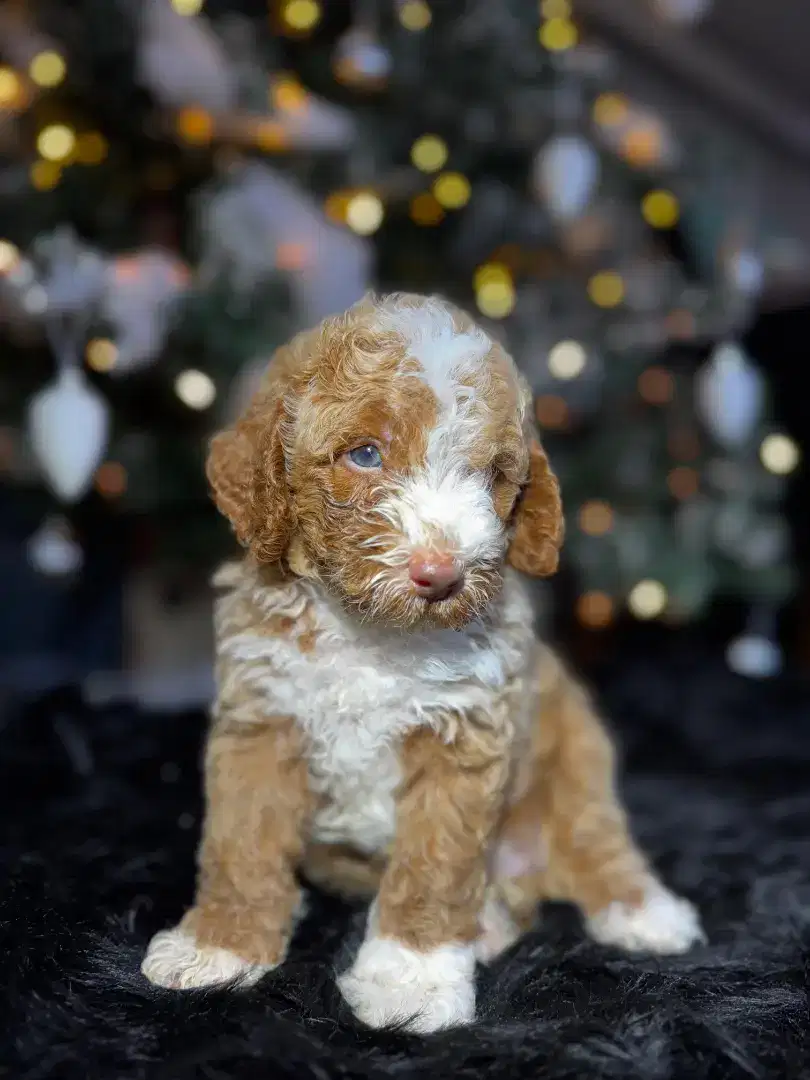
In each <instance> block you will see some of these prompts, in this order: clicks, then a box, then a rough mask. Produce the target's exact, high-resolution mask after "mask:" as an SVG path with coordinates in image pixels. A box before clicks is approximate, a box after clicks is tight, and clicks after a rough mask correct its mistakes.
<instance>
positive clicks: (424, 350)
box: [208, 295, 563, 629]
mask: <svg viewBox="0 0 810 1080" xmlns="http://www.w3.org/2000/svg"><path fill="white" fill-rule="evenodd" d="M208 476H209V480H210V482H211V485H212V487H213V491H214V497H215V499H216V502H217V505H218V506H219V508H220V510H221V511H222V512H223V513H224V514H225V515H226V516H227V517H228V518H229V519H230V521H231V523H232V524H233V526H234V528H235V530H236V533H237V536H238V537H239V539H240V540H241V542H242V543H243V544H245V545H246V546H248V547H249V548H250V549H251V551H252V553H253V555H254V557H255V558H256V559H257V560H258V561H260V562H274V561H277V560H280V559H283V560H284V561H285V562H286V563H287V565H288V566H289V567H290V568H291V569H292V570H293V572H295V573H297V574H299V575H302V576H305V577H310V578H312V579H316V580H318V581H320V582H321V583H322V584H323V585H324V586H325V587H326V588H328V589H329V590H330V591H331V592H332V593H333V594H334V595H335V596H337V597H338V598H339V600H340V601H341V602H342V603H343V605H344V606H345V607H346V608H347V609H350V610H354V611H356V612H357V613H359V614H360V615H361V616H362V617H364V618H371V619H377V620H381V621H385V622H389V623H393V624H397V625H400V626H404V627H408V628H415V627H418V626H433V627H449V628H455V629H458V628H460V627H462V626H464V625H465V624H466V623H467V622H468V621H469V620H470V619H472V618H474V617H475V616H477V615H479V614H481V613H482V612H483V611H484V609H485V608H486V607H487V605H488V604H489V603H490V602H491V601H492V600H493V598H494V597H495V596H496V595H497V593H498V591H499V589H500V585H501V572H502V568H503V565H504V562H505V560H507V559H508V561H509V562H510V563H511V564H512V565H513V566H515V567H516V568H517V569H519V570H522V571H524V572H525V573H528V574H532V575H537V576H546V575H549V574H552V573H553V572H554V571H555V569H556V567H557V560H558V552H559V548H560V544H561V542H562V534H563V522H562V511H561V505H560V494H559V486H558V484H557V480H556V478H555V476H554V475H553V473H552V472H551V469H550V468H549V464H548V461H547V459H546V455H545V453H544V452H543V450H542V447H541V446H540V442H539V439H538V437H537V433H536V430H535V428H534V424H533V422H532V420H531V414H530V395H529V393H528V390H527V388H526V386H525V384H524V383H523V380H522V379H521V377H520V376H519V375H518V373H517V371H516V369H515V366H514V363H513V362H512V360H511V358H510V357H509V356H508V355H507V353H506V352H505V351H504V350H503V349H502V348H501V347H500V346H499V345H497V344H496V343H494V342H493V341H492V340H491V339H490V338H489V337H488V336H487V335H486V334H485V333H484V332H483V331H482V330H481V329H480V328H478V327H477V326H476V325H475V324H474V323H473V322H472V320H471V319H470V318H469V317H468V316H466V315H465V314H463V313H462V312H460V311H458V310H457V309H455V308H453V307H451V306H450V305H449V304H447V303H445V302H444V301H440V300H436V299H426V298H423V297H417V296H409V295H396V296H391V297H384V298H382V299H375V298H373V297H369V298H366V299H365V300H363V301H361V302H360V303H359V304H357V305H355V306H354V307H353V308H351V309H350V310H349V311H348V312H346V313H345V314H344V315H342V316H339V317H336V318H332V319H328V320H326V321H325V322H324V323H323V324H322V325H321V326H320V327H318V328H317V329H316V330H313V331H309V332H307V333H304V334H300V335H299V336H298V337H297V338H295V339H294V340H293V342H292V343H291V344H290V345H289V346H286V347H285V348H283V349H280V350H279V351H278V353H276V355H275V356H274V357H273V360H272V361H271V364H270V367H269V370H268V373H267V376H266V379H265V383H264V385H263V387H262V388H261V390H260V391H259V392H258V394H257V395H256V397H255V399H254V401H253V402H252V404H251V406H250V408H249V409H248V411H247V413H246V414H245V416H244V417H243V418H242V419H241V420H240V421H239V423H237V425H236V426H235V427H234V428H233V429H230V430H228V431H225V432H223V433H221V434H220V435H218V436H217V437H216V438H215V439H214V441H213V443H212V446H211V452H210V456H209V461H208Z"/></svg>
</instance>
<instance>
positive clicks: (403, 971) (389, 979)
mask: <svg viewBox="0 0 810 1080" xmlns="http://www.w3.org/2000/svg"><path fill="white" fill-rule="evenodd" d="M474 973H475V953H474V951H473V949H472V948H471V947H470V946H468V945H443V946H441V948H438V949H433V950H432V951H431V952H428V953H417V952H414V951H413V949H409V948H408V947H407V946H406V945H402V944H400V943H399V942H398V941H392V940H389V939H386V938H374V937H372V938H368V939H367V940H366V941H365V942H364V943H363V945H362V946H361V947H360V952H359V953H358V954H357V959H356V960H355V962H354V966H353V967H352V968H351V969H350V970H349V971H348V972H346V974H345V975H341V977H340V978H339V979H338V987H339V988H340V992H341V993H342V994H343V996H344V998H345V999H346V1001H348V1003H349V1005H351V1007H352V1009H353V1011H354V1013H355V1015H356V1016H357V1017H358V1019H360V1020H362V1021H363V1023H365V1024H368V1025H369V1027H373V1028H381V1027H386V1026H387V1025H389V1024H401V1025H402V1026H403V1027H405V1028H406V1029H407V1030H408V1031H414V1032H417V1033H418V1034H421V1035H427V1034H429V1033H430V1032H431V1031H439V1030H440V1029H441V1028H449V1027H456V1026H457V1025H459V1024H466V1023H469V1022H470V1021H471V1020H473V1019H474V1018H475V986H474V982H473V977H474Z"/></svg>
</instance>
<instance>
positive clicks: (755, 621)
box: [726, 608, 783, 679]
mask: <svg viewBox="0 0 810 1080" xmlns="http://www.w3.org/2000/svg"><path fill="white" fill-rule="evenodd" d="M726 663H727V664H728V666H729V667H730V668H731V670H732V671H734V672H736V674H738V675H743V676H745V677H746V678H748V679H772V678H773V677H774V676H775V675H778V674H779V672H780V671H781V670H782V664H783V656H782V650H781V648H780V647H779V644H778V642H777V641H776V615H775V613H774V612H773V611H772V610H771V609H769V608H761V609H757V610H754V611H753V612H752V613H751V615H750V617H749V619H748V623H747V625H746V628H745V630H744V631H743V633H742V634H740V636H739V637H738V638H735V639H734V641H732V642H731V644H730V645H729V647H728V649H727V650H726Z"/></svg>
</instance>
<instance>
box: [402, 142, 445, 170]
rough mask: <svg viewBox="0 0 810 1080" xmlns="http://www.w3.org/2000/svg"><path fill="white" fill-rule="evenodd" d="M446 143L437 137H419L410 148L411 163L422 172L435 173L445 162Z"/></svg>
mask: <svg viewBox="0 0 810 1080" xmlns="http://www.w3.org/2000/svg"><path fill="white" fill-rule="evenodd" d="M447 153H448V151H447V143H446V142H445V141H444V139H441V138H439V136H438V135H421V136H420V137H419V138H418V139H417V140H416V142H415V143H414V144H413V146H412V147H411V161H412V162H413V164H414V165H415V166H416V167H417V169H420V170H421V171H422V172H437V171H438V170H439V169H440V168H441V167H442V165H444V163H445V162H446V161H447Z"/></svg>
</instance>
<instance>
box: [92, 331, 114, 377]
mask: <svg viewBox="0 0 810 1080" xmlns="http://www.w3.org/2000/svg"><path fill="white" fill-rule="evenodd" d="M84 355H85V359H86V360H87V366H88V367H91V368H92V369H93V371H112V369H113V368H114V367H115V362H116V360H117V359H118V347H117V346H116V344H115V342H114V341H110V340H109V338H93V340H92V341H88V343H87V348H86V349H85V353H84Z"/></svg>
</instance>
